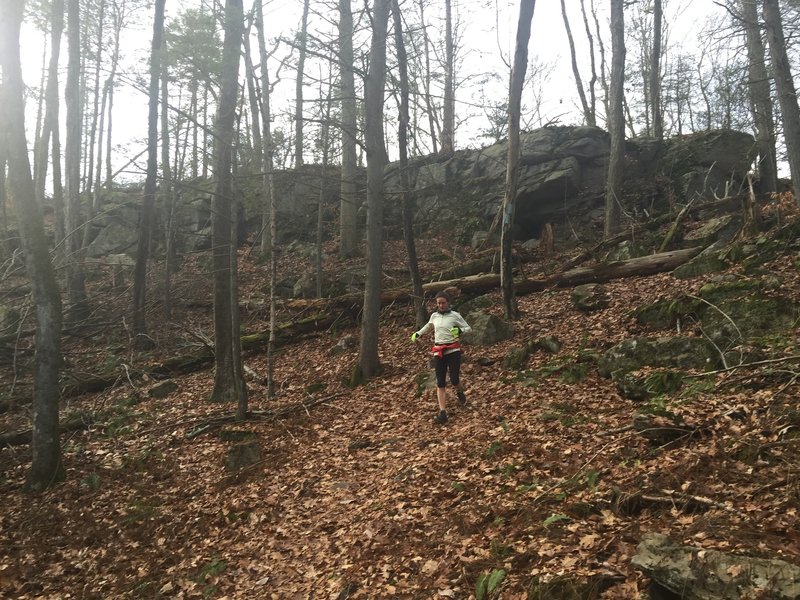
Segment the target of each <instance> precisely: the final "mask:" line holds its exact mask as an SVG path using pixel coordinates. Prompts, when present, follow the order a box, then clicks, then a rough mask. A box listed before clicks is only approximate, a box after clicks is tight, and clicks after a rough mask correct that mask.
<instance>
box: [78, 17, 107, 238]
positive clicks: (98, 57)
mask: <svg viewBox="0 0 800 600" xmlns="http://www.w3.org/2000/svg"><path fill="white" fill-rule="evenodd" d="M97 8H98V11H99V13H98V15H97V21H98V26H97V50H96V51H95V53H94V54H95V56H94V90H93V94H92V96H93V106H92V114H91V125H90V127H89V136H88V139H87V140H86V145H87V147H88V149H89V151H88V153H87V157H86V168H87V175H86V183H85V187H84V192H85V193H86V196H87V197H88V198H91V197H92V189H93V187H94V150H95V145H96V143H97V127H98V120H99V118H100V115H101V114H102V113H101V111H100V110H99V108H100V106H99V105H100V67H101V66H102V62H103V49H104V45H103V34H104V32H105V21H106V3H105V2H100V3H99V4H98V7H97ZM87 43H88V41H87ZM87 93H88V90H87ZM101 129H102V126H101ZM102 135H103V134H102V131H101V133H100V137H101V138H102ZM87 210H88V216H87V219H86V222H87V226H86V228H85V229H84V230H83V245H84V246H86V245H88V243H89V242H90V241H91V231H92V221H93V220H94V214H95V213H94V203H93V202H91V201H89V202H87Z"/></svg>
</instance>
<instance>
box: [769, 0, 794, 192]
mask: <svg viewBox="0 0 800 600" xmlns="http://www.w3.org/2000/svg"><path fill="white" fill-rule="evenodd" d="M764 23H765V25H766V27H767V41H768V43H769V53H770V56H771V57H772V71H773V73H774V76H775V87H776V89H777V91H778V101H779V102H780V106H781V118H782V119H783V137H784V140H785V141H786V154H787V157H788V162H789V171H790V173H791V175H792V186H793V187H794V190H795V200H796V201H797V203H798V204H800V192H798V190H800V109H799V108H798V105H797V93H796V91H795V87H794V80H793V79H792V69H791V65H790V64H789V57H788V55H787V53H786V39H785V38H784V36H783V23H782V21H781V10H780V5H779V4H778V0H764Z"/></svg>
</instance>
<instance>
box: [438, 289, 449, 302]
mask: <svg viewBox="0 0 800 600" xmlns="http://www.w3.org/2000/svg"><path fill="white" fill-rule="evenodd" d="M436 298H444V299H445V300H447V301H448V302H450V294H448V293H447V292H445V291H444V290H442V291H441V292H439V293H437V294H436Z"/></svg>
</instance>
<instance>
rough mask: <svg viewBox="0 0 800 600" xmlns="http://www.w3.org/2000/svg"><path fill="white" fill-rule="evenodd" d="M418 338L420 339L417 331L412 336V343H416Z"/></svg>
mask: <svg viewBox="0 0 800 600" xmlns="http://www.w3.org/2000/svg"><path fill="white" fill-rule="evenodd" d="M417 338H419V336H418V335H417V332H416V331H415V332H414V333H412V334H411V341H412V342H416V341H417Z"/></svg>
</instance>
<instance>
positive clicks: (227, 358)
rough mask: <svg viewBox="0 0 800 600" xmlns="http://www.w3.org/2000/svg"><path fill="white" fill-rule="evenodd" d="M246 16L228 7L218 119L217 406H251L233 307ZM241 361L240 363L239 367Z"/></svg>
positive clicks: (214, 215)
mask: <svg viewBox="0 0 800 600" xmlns="http://www.w3.org/2000/svg"><path fill="white" fill-rule="evenodd" d="M243 29H244V16H243V10H242V0H227V1H226V3H225V40H224V43H223V44H224V45H223V56H222V78H221V89H220V93H219V103H218V107H217V115H216V118H215V120H214V177H215V180H216V184H215V186H214V199H213V202H212V212H211V236H212V244H213V253H214V254H213V265H214V365H215V370H214V389H213V391H212V392H211V401H212V402H236V403H237V406H238V407H239V408H237V410H241V408H240V407H241V402H242V401H244V402H246V397H245V398H243V397H242V394H243V393H245V387H244V382H243V381H240V378H241V373H242V369H241V355H240V352H241V346H239V345H238V344H240V343H241V342H240V341H239V335H238V331H236V332H235V333H236V335H234V329H233V327H234V324H235V323H238V313H239V304H238V302H236V303H234V299H235V298H236V290H235V289H233V282H234V281H235V280H236V277H235V274H234V273H233V271H235V270H236V268H237V267H236V244H235V240H233V239H232V237H233V233H234V231H235V228H234V226H233V219H234V218H235V215H234V214H233V204H234V203H233V202H232V197H233V182H232V177H231V169H232V161H233V135H234V125H235V123H236V103H237V93H238V90H239V82H238V73H239V53H240V49H241V44H242V34H243ZM237 363H239V364H238V365H237Z"/></svg>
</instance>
